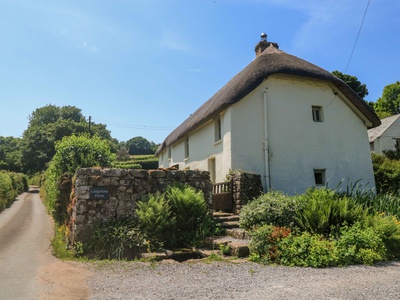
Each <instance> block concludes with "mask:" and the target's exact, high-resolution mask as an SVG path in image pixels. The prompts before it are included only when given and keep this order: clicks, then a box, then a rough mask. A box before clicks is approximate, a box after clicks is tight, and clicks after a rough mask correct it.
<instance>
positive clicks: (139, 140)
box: [126, 136, 154, 155]
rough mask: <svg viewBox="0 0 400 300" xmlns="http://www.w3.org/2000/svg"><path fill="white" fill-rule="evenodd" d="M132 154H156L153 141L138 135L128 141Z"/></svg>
mask: <svg viewBox="0 0 400 300" xmlns="http://www.w3.org/2000/svg"><path fill="white" fill-rule="evenodd" d="M126 146H127V147H128V149H129V154H131V155H143V154H154V151H153V150H152V147H151V146H152V145H151V143H150V142H149V141H148V140H147V139H145V138H144V137H141V136H137V137H134V138H131V139H130V140H128V141H127V142H126Z"/></svg>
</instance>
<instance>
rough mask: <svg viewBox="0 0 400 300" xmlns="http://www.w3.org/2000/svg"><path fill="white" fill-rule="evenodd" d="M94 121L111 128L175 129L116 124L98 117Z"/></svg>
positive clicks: (170, 128)
mask: <svg viewBox="0 0 400 300" xmlns="http://www.w3.org/2000/svg"><path fill="white" fill-rule="evenodd" d="M92 120H95V121H97V122H99V123H102V124H106V125H110V126H117V127H124V128H132V129H141V130H172V129H174V127H164V126H147V125H133V124H125V123H119V122H114V121H110V120H105V119H100V118H96V117H94V118H93V117H92Z"/></svg>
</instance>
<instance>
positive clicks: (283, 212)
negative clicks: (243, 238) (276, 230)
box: [240, 191, 302, 230]
mask: <svg viewBox="0 0 400 300" xmlns="http://www.w3.org/2000/svg"><path fill="white" fill-rule="evenodd" d="M301 206H302V204H301V202H300V201H299V197H291V196H287V195H284V194H283V193H282V192H277V191H272V192H269V193H266V194H263V195H261V196H260V197H258V198H257V199H255V200H253V201H251V202H249V203H248V204H247V205H246V206H244V207H243V209H242V211H241V213H240V227H242V228H244V229H247V230H251V229H252V228H253V227H254V226H260V225H263V224H272V225H274V226H286V227H293V226H294V224H295V216H296V211H297V210H299V209H300V208H301Z"/></svg>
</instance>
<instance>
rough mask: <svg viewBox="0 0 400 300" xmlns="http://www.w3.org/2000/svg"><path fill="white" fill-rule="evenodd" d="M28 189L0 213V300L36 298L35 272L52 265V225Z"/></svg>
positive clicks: (33, 192)
mask: <svg viewBox="0 0 400 300" xmlns="http://www.w3.org/2000/svg"><path fill="white" fill-rule="evenodd" d="M38 193H39V190H38V189H37V188H31V189H30V191H29V192H27V193H23V194H21V195H20V196H19V197H18V198H17V200H16V201H15V202H14V203H13V205H12V206H11V207H10V208H8V209H6V210H5V211H3V212H2V213H1V214H0V299H39V293H40V292H41V291H40V284H39V277H38V271H39V269H40V268H41V267H42V266H44V265H46V264H49V263H50V262H52V261H53V260H54V259H55V258H54V257H53V256H52V254H51V249H50V240H51V236H52V230H53V229H52V228H53V227H52V224H51V220H50V218H49V216H48V215H47V213H46V211H45V208H44V206H43V204H42V202H41V200H40V197H39V194H38Z"/></svg>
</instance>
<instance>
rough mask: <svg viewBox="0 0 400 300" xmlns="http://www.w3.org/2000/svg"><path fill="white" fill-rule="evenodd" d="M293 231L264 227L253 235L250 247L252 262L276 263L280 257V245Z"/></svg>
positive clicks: (270, 226)
mask: <svg viewBox="0 0 400 300" xmlns="http://www.w3.org/2000/svg"><path fill="white" fill-rule="evenodd" d="M290 233H291V230H290V229H289V228H286V227H275V226H272V225H267V224H265V225H263V226H261V227H259V228H257V229H256V230H254V231H253V232H252V233H251V242H250V245H249V250H250V257H251V260H253V261H257V262H274V261H276V260H277V258H278V257H279V251H278V243H279V242H280V241H281V240H282V239H283V238H285V237H287V236H289V235H290Z"/></svg>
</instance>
